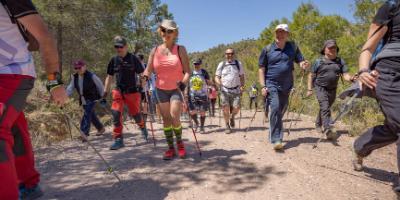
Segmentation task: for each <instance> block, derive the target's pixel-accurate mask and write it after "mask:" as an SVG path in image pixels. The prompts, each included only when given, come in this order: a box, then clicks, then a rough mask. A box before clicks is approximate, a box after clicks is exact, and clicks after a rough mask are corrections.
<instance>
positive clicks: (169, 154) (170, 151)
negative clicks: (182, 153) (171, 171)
mask: <svg viewBox="0 0 400 200" xmlns="http://www.w3.org/2000/svg"><path fill="white" fill-rule="evenodd" d="M175 156H176V154H175V148H174V147H172V148H169V149H168V150H167V151H166V152H165V153H164V156H163V160H172V159H173V158H174V157H175Z"/></svg>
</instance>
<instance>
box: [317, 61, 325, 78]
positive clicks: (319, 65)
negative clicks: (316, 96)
mask: <svg viewBox="0 0 400 200" xmlns="http://www.w3.org/2000/svg"><path fill="white" fill-rule="evenodd" d="M323 64H324V59H323V58H318V59H317V60H316V62H315V65H316V66H317V69H316V71H315V74H316V75H318V70H319V68H320V67H321V66H322V65H323Z"/></svg>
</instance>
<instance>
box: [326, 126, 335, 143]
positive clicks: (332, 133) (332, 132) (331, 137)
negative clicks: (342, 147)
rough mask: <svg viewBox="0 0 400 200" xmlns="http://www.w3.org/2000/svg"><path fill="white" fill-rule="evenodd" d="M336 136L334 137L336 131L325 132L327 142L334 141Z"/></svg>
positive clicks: (329, 129) (328, 130)
mask: <svg viewBox="0 0 400 200" xmlns="http://www.w3.org/2000/svg"><path fill="white" fill-rule="evenodd" d="M336 138H337V135H336V131H335V130H334V129H332V128H328V129H327V132H326V139H327V140H336Z"/></svg>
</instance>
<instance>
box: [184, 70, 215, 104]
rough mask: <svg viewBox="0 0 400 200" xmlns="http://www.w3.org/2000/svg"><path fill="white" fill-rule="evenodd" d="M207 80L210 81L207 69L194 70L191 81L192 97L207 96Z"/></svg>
mask: <svg viewBox="0 0 400 200" xmlns="http://www.w3.org/2000/svg"><path fill="white" fill-rule="evenodd" d="M207 80H210V76H209V75H208V73H207V71H206V70H205V69H200V70H193V72H192V75H191V76H190V80H189V88H190V96H192V97H193V96H207Z"/></svg>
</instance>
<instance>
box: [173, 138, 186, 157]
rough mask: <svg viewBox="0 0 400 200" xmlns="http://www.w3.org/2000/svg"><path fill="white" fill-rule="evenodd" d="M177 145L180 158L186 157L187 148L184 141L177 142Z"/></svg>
mask: <svg viewBox="0 0 400 200" xmlns="http://www.w3.org/2000/svg"><path fill="white" fill-rule="evenodd" d="M176 146H177V147H178V155H179V158H181V159H184V158H186V150H185V145H184V144H183V142H182V141H180V142H176ZM174 152H175V151H174Z"/></svg>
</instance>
